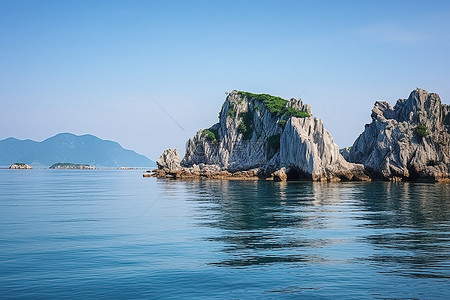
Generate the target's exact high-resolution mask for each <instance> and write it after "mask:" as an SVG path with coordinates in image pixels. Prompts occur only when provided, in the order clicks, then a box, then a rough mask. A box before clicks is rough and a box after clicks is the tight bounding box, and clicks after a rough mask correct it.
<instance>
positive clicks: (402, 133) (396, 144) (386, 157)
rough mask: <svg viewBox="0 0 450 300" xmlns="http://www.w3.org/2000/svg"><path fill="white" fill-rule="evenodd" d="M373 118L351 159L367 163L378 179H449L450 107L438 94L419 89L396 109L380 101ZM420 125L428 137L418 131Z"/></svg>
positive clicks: (376, 104) (399, 103) (398, 103)
mask: <svg viewBox="0 0 450 300" xmlns="http://www.w3.org/2000/svg"><path fill="white" fill-rule="evenodd" d="M371 117H372V122H371V123H370V124H367V125H366V126H365V130H364V132H363V133H362V134H361V135H360V136H359V137H358V139H357V140H356V141H355V143H354V144H353V146H352V148H351V150H350V153H349V154H348V156H349V160H350V161H352V162H357V163H362V164H364V166H365V167H366V169H367V170H368V171H369V172H370V174H371V176H373V177H375V178H382V179H391V180H402V179H418V178H424V179H430V180H435V181H449V180H450V177H449V169H450V150H449V149H450V106H449V105H445V104H441V99H440V98H439V95H437V94H434V93H428V92H427V91H425V90H422V89H416V90H414V91H413V92H411V94H410V96H409V98H408V99H401V100H398V101H397V103H396V105H395V106H394V107H393V108H392V107H391V106H390V105H389V103H387V102H380V101H378V102H375V106H374V108H373V109H372V115H371ZM419 125H423V126H425V128H426V129H425V130H426V132H427V133H428V134H427V135H426V136H421V135H420V134H418V133H417V129H416V128H417V127H418V126H419Z"/></svg>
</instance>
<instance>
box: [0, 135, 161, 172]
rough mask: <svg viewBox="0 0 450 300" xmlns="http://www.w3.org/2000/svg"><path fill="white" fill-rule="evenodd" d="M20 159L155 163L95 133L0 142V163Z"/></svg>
mask: <svg viewBox="0 0 450 300" xmlns="http://www.w3.org/2000/svg"><path fill="white" fill-rule="evenodd" d="M16 162H20V163H27V164H29V165H32V166H51V165H53V164H54V163H58V162H62V163H66V162H67V163H75V164H89V165H94V166H97V167H151V166H155V162H154V161H152V160H150V159H148V158H147V157H146V156H144V155H140V154H138V153H136V152H134V151H131V150H127V149H124V148H122V146H120V145H119V144H118V143H116V142H113V141H108V140H102V139H100V138H98V137H96V136H93V135H90V134H86V135H81V136H78V135H74V134H71V133H60V134H57V135H55V136H53V137H51V138H48V139H46V140H44V141H42V142H36V141H32V140H18V139H15V138H12V137H11V138H7V139H4V140H1V141H0V166H9V165H10V164H13V163H16Z"/></svg>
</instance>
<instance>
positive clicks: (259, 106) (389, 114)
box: [144, 89, 450, 182]
mask: <svg viewBox="0 0 450 300" xmlns="http://www.w3.org/2000/svg"><path fill="white" fill-rule="evenodd" d="M449 147H450V107H449V105H446V104H442V103H441V100H440V98H439V95H437V94H434V93H428V92H426V91H425V90H422V89H416V90H414V91H413V92H412V93H411V94H410V96H409V98H408V99H400V100H398V101H397V104H396V105H395V106H394V107H393V108H392V107H391V106H390V105H389V104H388V103H387V102H382V101H377V102H376V103H375V106H374V108H373V110H372V123H370V124H367V125H366V126H365V130H364V132H363V133H362V134H361V135H360V136H359V137H358V139H357V140H356V141H355V143H354V144H353V146H352V147H349V148H346V149H341V150H340V149H339V147H338V146H337V145H336V144H335V143H334V142H333V138H332V136H331V134H330V133H329V132H328V131H327V130H326V129H325V128H324V125H323V123H322V121H321V120H320V119H318V118H316V117H314V116H313V115H312V111H311V107H310V106H309V105H308V104H305V103H303V102H302V101H301V100H296V99H291V100H289V101H288V100H285V99H282V98H280V97H275V96H271V95H267V94H252V93H248V92H242V91H232V92H231V93H229V94H228V96H227V98H226V100H225V102H224V104H223V106H222V109H221V111H220V114H219V122H218V123H216V124H214V125H213V126H211V127H210V128H207V129H203V130H199V131H198V132H197V133H196V134H195V136H194V137H192V138H191V139H189V140H188V142H187V144H186V153H185V155H184V158H183V159H182V160H181V161H180V157H179V154H178V151H177V149H167V150H165V151H164V152H163V154H162V155H161V157H160V158H159V159H158V161H157V166H158V169H156V170H153V171H152V172H151V173H150V172H148V173H144V176H156V177H164V178H184V179H187V178H201V177H204V178H212V179H266V180H276V181H286V180H302V179H303V180H305V179H306V180H313V181H349V180H357V181H368V180H372V179H380V180H391V181H402V180H427V181H439V182H450V174H449V170H450V154H449V153H450V151H449Z"/></svg>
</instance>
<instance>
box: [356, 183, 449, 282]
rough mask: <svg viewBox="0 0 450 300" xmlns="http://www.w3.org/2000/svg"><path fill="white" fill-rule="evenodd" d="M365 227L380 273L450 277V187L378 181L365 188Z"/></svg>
mask: <svg viewBox="0 0 450 300" xmlns="http://www.w3.org/2000/svg"><path fill="white" fill-rule="evenodd" d="M363 205H364V207H363V209H364V211H363V212H362V214H361V216H360V217H359V219H360V220H362V221H363V223H362V224H361V226H363V227H365V228H371V229H373V230H374V233H373V234H369V235H367V236H365V237H364V241H365V242H369V243H370V244H372V245H374V250H373V252H372V253H371V255H370V256H369V257H368V258H366V260H368V261H370V262H372V263H374V264H375V265H377V266H380V267H382V269H381V270H380V271H382V272H389V273H399V274H400V275H407V276H413V277H430V278H433V277H440V278H450V268H449V267H450V232H449V230H448V229H449V228H450V186H449V185H445V184H426V183H387V182H384V183H372V184H370V185H367V188H366V189H364V197H363Z"/></svg>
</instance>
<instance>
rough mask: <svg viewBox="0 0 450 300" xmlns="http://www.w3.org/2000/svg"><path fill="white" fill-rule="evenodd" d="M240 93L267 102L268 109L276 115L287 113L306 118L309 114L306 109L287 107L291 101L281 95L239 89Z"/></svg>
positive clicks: (288, 116) (289, 115)
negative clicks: (254, 92)
mask: <svg viewBox="0 0 450 300" xmlns="http://www.w3.org/2000/svg"><path fill="white" fill-rule="evenodd" d="M238 93H239V95H241V96H242V97H247V98H249V99H253V100H256V101H260V102H262V103H264V104H265V106H266V107H267V109H268V110H269V111H270V112H271V113H272V114H274V115H277V116H283V115H286V116H287V118H288V119H289V118H290V117H297V118H306V117H309V114H308V113H307V112H306V111H301V110H298V109H295V108H292V107H287V106H286V105H287V103H288V102H289V101H288V100H286V99H283V98H281V97H276V96H272V95H269V94H253V93H249V92H243V91H238Z"/></svg>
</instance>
